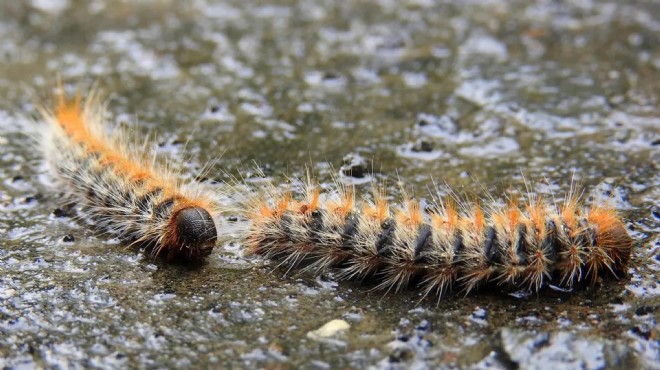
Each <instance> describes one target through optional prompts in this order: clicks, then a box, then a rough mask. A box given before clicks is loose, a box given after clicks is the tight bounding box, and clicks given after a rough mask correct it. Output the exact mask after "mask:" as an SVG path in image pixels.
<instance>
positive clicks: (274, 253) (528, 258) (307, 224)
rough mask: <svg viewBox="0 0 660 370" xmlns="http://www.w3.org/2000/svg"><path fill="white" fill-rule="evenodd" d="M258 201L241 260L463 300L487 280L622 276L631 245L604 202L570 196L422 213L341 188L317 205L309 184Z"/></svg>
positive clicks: (565, 281) (525, 284)
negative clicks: (301, 190)
mask: <svg viewBox="0 0 660 370" xmlns="http://www.w3.org/2000/svg"><path fill="white" fill-rule="evenodd" d="M267 193H268V194H267V197H268V198H269V199H268V200H264V199H263V198H259V197H254V199H252V200H251V201H250V202H249V203H250V205H249V207H248V212H247V217H248V218H249V220H250V222H251V224H250V228H249V230H248V235H247V237H246V244H247V245H246V251H247V254H259V255H263V256H265V257H266V258H271V259H276V260H279V261H280V262H281V264H282V265H285V266H288V267H289V268H294V267H296V266H298V267H300V268H301V269H302V270H307V271H313V272H315V273H319V272H322V271H325V270H328V269H330V270H332V271H334V272H336V273H337V276H338V278H340V279H360V280H361V279H365V278H373V279H374V280H375V281H377V282H379V285H378V286H377V288H380V289H385V290H387V291H390V290H394V291H400V290H402V289H404V288H406V287H409V286H411V285H414V286H416V287H418V288H419V289H421V291H422V293H423V295H424V296H427V295H429V294H431V293H435V294H437V295H438V297H441V296H443V294H445V293H447V292H449V291H451V290H462V291H464V292H465V293H466V294H467V293H468V292H470V291H472V290H474V289H475V288H477V287H479V286H482V285H484V284H491V283H492V284H498V285H500V286H502V287H503V288H505V289H507V290H509V289H527V290H529V291H531V292H536V291H538V290H540V289H541V288H542V287H543V286H545V285H547V284H557V285H559V286H563V287H569V288H570V287H572V286H573V285H575V284H576V283H578V282H580V281H583V280H588V281H591V282H593V281H595V278H596V277H597V276H599V275H601V274H606V273H608V272H609V273H611V274H614V275H615V276H616V275H617V274H618V273H625V270H626V266H627V264H628V260H629V258H630V253H631V249H632V239H631V238H630V236H629V235H628V233H627V232H626V229H625V227H624V225H623V223H622V222H621V220H620V219H619V218H618V217H617V216H616V214H615V212H614V211H613V210H612V209H611V208H609V207H607V206H598V205H593V206H589V207H587V206H583V205H580V204H579V202H578V197H577V196H575V195H574V192H571V194H569V195H568V196H567V198H566V199H565V201H564V202H563V204H562V205H559V206H558V205H554V204H550V203H548V202H545V201H542V200H541V199H540V198H539V197H531V199H530V201H528V202H527V203H526V204H525V205H524V206H523V207H519V206H518V205H517V204H516V203H517V202H515V201H511V202H510V203H509V204H508V205H506V206H503V207H499V208H496V207H492V209H484V208H482V207H481V206H480V205H479V204H477V203H474V204H469V205H462V206H461V207H460V209H459V207H457V206H456V205H455V203H456V202H452V201H450V202H442V201H438V202H435V204H433V206H432V207H429V208H430V209H429V210H424V209H422V207H421V205H420V203H419V202H417V201H414V200H407V201H405V202H403V203H402V204H400V205H397V206H394V207H391V206H390V205H389V204H388V202H387V201H386V200H385V198H384V196H383V194H380V193H378V192H376V194H375V195H374V197H373V199H372V200H365V201H363V202H356V200H355V197H354V192H353V191H352V190H351V189H346V188H343V187H339V190H338V191H337V192H336V194H335V196H334V197H332V196H330V197H326V198H327V199H323V197H322V195H321V193H320V191H319V190H318V189H315V188H314V187H313V186H311V185H308V186H307V189H306V190H305V194H304V196H303V199H302V200H300V201H297V200H294V199H292V197H291V196H290V195H289V193H283V194H282V193H277V192H276V190H275V189H274V188H272V187H271V188H270V190H269V191H267Z"/></svg>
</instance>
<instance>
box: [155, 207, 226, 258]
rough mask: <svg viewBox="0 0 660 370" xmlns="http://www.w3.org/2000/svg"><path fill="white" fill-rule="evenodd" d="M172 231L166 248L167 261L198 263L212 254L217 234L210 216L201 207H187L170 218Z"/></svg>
mask: <svg viewBox="0 0 660 370" xmlns="http://www.w3.org/2000/svg"><path fill="white" fill-rule="evenodd" d="M171 220H172V224H173V225H172V226H173V227H172V228H171V230H172V231H173V232H172V233H170V235H168V238H167V241H166V242H165V243H164V245H165V246H166V250H165V251H166V252H167V256H166V257H167V260H168V261H176V260H183V261H199V260H202V259H203V258H204V257H206V256H208V255H210V254H211V252H213V248H214V247H215V243H216V241H217V239H218V232H217V230H216V227H215V222H214V221H213V217H211V214H210V213H209V212H208V211H207V210H205V209H204V208H202V207H187V208H183V209H181V210H179V211H178V212H176V213H175V214H174V215H173V216H172V218H171Z"/></svg>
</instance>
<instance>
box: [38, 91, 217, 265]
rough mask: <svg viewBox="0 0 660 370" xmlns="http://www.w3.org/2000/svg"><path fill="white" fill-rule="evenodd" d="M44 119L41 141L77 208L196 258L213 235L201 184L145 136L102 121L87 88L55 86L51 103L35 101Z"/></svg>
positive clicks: (124, 233)
mask: <svg viewBox="0 0 660 370" xmlns="http://www.w3.org/2000/svg"><path fill="white" fill-rule="evenodd" d="M40 113H41V115H42V118H43V120H44V121H45V122H46V123H47V125H46V126H45V127H44V128H43V130H41V129H40V132H39V135H38V136H39V140H38V143H39V146H40V147H41V150H42V151H43V155H44V158H45V159H46V162H47V163H48V165H49V167H50V169H51V172H52V173H53V174H54V177H55V180H56V183H57V184H59V185H61V186H63V187H64V188H65V189H66V192H67V193H68V194H70V195H71V196H72V197H73V198H74V199H76V200H77V201H78V202H80V203H81V204H82V206H83V207H81V212H82V216H87V217H89V218H91V219H93V220H94V221H95V223H96V224H97V225H98V226H99V228H100V229H102V230H104V231H106V232H108V233H110V234H112V235H116V236H118V237H120V238H122V239H124V240H127V241H129V242H130V243H135V244H141V245H147V246H150V247H152V253H153V255H154V256H159V255H163V256H165V257H166V258H167V259H168V260H198V259H201V258H203V257H205V256H207V255H209V254H210V253H211V251H212V250H213V247H214V246H215V243H216V239H217V232H216V226H215V223H214V221H213V216H212V214H214V213H216V212H217V207H216V206H215V203H214V201H213V200H212V197H211V196H209V195H208V194H207V193H206V192H205V191H204V190H203V189H202V188H201V186H200V185H199V184H194V183H189V184H183V183H182V182H181V181H180V179H179V177H178V176H177V175H176V174H175V173H174V172H173V171H171V170H170V169H168V168H167V166H166V165H164V164H161V163H160V162H159V161H158V160H157V159H156V156H155V155H154V154H153V153H150V152H149V150H148V148H147V147H146V144H145V145H144V146H142V145H136V144H135V143H134V142H131V141H129V140H128V138H127V136H128V135H127V133H126V132H125V131H122V130H118V129H115V130H114V131H113V132H112V133H111V132H110V131H109V130H108V128H107V127H105V125H104V117H105V106H104V104H103V103H102V102H101V100H100V98H99V95H98V93H96V92H95V91H92V92H91V93H90V94H89V96H88V97H87V99H86V101H85V102H84V103H83V102H82V99H81V97H80V96H76V97H75V98H74V99H66V98H65V97H64V95H63V94H62V93H60V94H58V96H57V99H56V104H55V107H54V108H53V109H52V110H51V109H48V108H45V107H44V108H41V109H40Z"/></svg>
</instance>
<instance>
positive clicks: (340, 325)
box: [307, 320, 351, 340]
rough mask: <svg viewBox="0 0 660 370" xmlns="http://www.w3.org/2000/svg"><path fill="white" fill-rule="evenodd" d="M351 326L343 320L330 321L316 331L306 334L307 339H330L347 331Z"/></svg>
mask: <svg viewBox="0 0 660 370" xmlns="http://www.w3.org/2000/svg"><path fill="white" fill-rule="evenodd" d="M350 327H351V326H350V325H349V324H348V323H347V322H346V321H344V320H331V321H329V322H327V323H325V324H324V325H323V326H321V327H320V328H318V329H316V330H312V331H310V332H308V333H307V338H309V339H313V340H320V339H323V338H328V337H332V336H334V335H335V334H337V333H339V332H341V331H345V330H348V329H349V328H350Z"/></svg>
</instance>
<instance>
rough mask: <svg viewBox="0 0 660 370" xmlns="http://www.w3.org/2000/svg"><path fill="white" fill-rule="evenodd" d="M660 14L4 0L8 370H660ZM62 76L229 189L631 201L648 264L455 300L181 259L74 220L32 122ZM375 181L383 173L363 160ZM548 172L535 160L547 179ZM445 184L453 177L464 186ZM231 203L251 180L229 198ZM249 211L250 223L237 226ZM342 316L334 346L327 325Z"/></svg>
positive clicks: (425, 5)
mask: <svg viewBox="0 0 660 370" xmlns="http://www.w3.org/2000/svg"><path fill="white" fill-rule="evenodd" d="M657 14H660V8H659V6H658V4H657V3H656V2H653V1H635V2H625V3H624V2H620V3H617V2H604V3H603V2H598V3H596V2H592V1H587V0H580V1H578V0H576V1H565V2H557V1H538V2H527V1H511V2H506V1H497V0H489V1H483V2H482V1H467V2H461V3H460V4H458V3H451V2H433V1H429V0H408V1H389V0H381V1H376V2H361V1H342V2H335V1H319V2H317V1H304V0H303V1H277V2H268V3H267V2H261V1H227V2H210V1H202V0H197V1H192V2H186V3H185V4H184V2H177V1H173V0H172V1H168V0H161V1H155V0H154V1H144V2H140V3H133V2H128V1H107V2H105V1H89V2H88V1H77V0H57V1H43V0H32V1H26V2H3V3H2V4H0V39H1V40H2V42H1V43H0V96H1V97H2V99H0V235H2V236H1V237H0V366H2V367H3V368H12V369H24V368H90V367H91V368H124V367H126V366H129V367H134V368H154V367H194V368H202V367H208V366H216V367H220V366H222V367H224V368H318V369H326V368H385V369H397V368H415V369H425V368H429V369H430V368H475V369H486V368H496V369H514V368H530V369H536V368H538V369H541V368H555V369H560V368H565V369H573V368H583V369H603V368H614V369H631V368H638V369H642V368H659V366H660V365H658V364H659V363H660V355H659V353H660V343H659V341H658V338H659V335H660V331H659V330H658V328H657V325H656V321H657V317H658V308H659V307H660V286H659V283H660V280H659V276H660V272H659V270H660V208H658V203H659V201H660V186H659V185H660V177H659V175H658V163H660V150H659V148H660V112H659V110H658V99H660V77H659V70H660V47H659V45H658V44H659V42H660V40H659V39H658V36H657V35H658V34H659V33H660V22H659V21H658V20H657V17H656V16H654V15H657ZM57 75H59V76H60V77H61V79H62V80H63V81H64V83H65V86H67V87H68V88H73V87H75V86H78V87H80V88H82V89H85V88H87V87H89V86H91V85H92V84H93V83H98V85H99V86H100V87H101V88H102V90H104V91H106V92H108V93H109V112H110V117H109V121H110V122H112V123H115V124H118V125H123V126H126V127H128V128H129V130H132V131H133V132H135V133H136V135H138V136H139V135H146V134H147V133H151V134H152V135H153V136H154V137H156V138H157V140H156V143H155V144H154V149H155V150H158V151H159V152H161V153H162V154H163V156H166V157H173V158H175V159H177V160H179V161H180V162H181V163H183V164H182V166H181V167H182V172H183V173H185V174H187V175H188V176H190V177H198V176H200V174H202V173H203V170H204V164H206V163H214V165H213V166H212V167H211V169H210V170H209V171H207V172H205V173H204V176H203V177H204V179H205V180H206V182H207V183H209V184H213V183H218V184H216V185H213V186H214V187H215V188H216V189H217V191H218V193H221V192H223V191H224V190H225V189H224V187H223V185H222V183H223V182H225V181H228V180H229V179H230V178H231V177H232V176H236V175H239V174H241V175H243V176H245V177H250V174H251V173H253V171H252V169H253V167H254V163H257V164H259V165H260V166H261V167H262V168H263V169H264V172H265V173H266V175H267V176H268V177H269V180H271V181H273V182H275V183H283V182H285V181H286V179H287V178H289V177H293V178H296V177H302V176H304V174H305V168H306V167H309V168H310V169H311V170H312V171H313V172H314V174H315V175H316V176H317V177H318V179H319V181H320V182H321V183H322V184H323V185H324V186H326V187H332V179H333V178H334V177H339V178H340V179H341V180H342V181H345V182H352V183H355V184H356V186H357V188H358V190H360V191H362V192H364V193H368V192H369V183H370V182H372V181H376V182H379V183H384V184H387V186H388V188H389V192H390V194H392V196H393V197H397V196H399V195H400V188H401V187H400V185H402V186H403V188H405V189H406V190H407V191H409V192H412V193H414V194H415V195H416V196H417V197H419V198H424V197H428V196H429V191H428V190H427V189H428V187H430V186H431V185H432V183H433V182H436V183H441V184H442V183H446V184H447V185H448V186H451V187H452V188H454V189H457V190H458V191H461V192H466V193H470V194H478V195H481V196H483V195H484V192H489V193H491V194H492V195H493V196H494V197H495V199H500V200H501V199H502V196H503V195H504V194H505V193H506V191H507V190H508V189H511V188H514V189H524V188H525V180H528V181H533V182H534V183H537V184H538V185H537V186H536V191H538V192H541V193H544V194H550V193H557V194H561V193H563V192H565V191H567V190H568V189H569V187H570V182H571V181H570V178H571V175H572V174H573V173H574V174H575V175H574V176H575V178H576V179H577V180H579V182H580V183H581V184H582V185H583V187H584V188H585V189H586V190H585V191H586V194H585V198H586V199H587V200H591V199H594V198H597V197H602V196H605V197H609V198H611V199H612V200H613V201H614V202H615V205H616V207H617V209H618V210H619V212H620V213H621V214H622V215H623V218H624V220H625V223H626V225H627V227H628V229H629V231H630V234H631V235H632V236H633V238H634V239H635V248H634V252H633V258H632V263H631V266H630V269H629V274H628V276H626V277H624V278H622V279H620V280H612V279H607V280H603V281H599V282H597V283H596V284H595V285H594V286H590V287H584V288H581V289H576V291H574V292H562V291H556V290H553V289H550V288H546V289H544V290H543V291H542V292H540V293H539V294H537V295H531V296H520V295H517V294H507V293H504V292H498V291H497V289H492V290H489V291H481V292H478V293H476V294H471V295H469V296H467V297H464V296H462V295H460V294H459V295H452V296H448V297H445V298H443V299H442V300H441V301H439V302H436V300H434V299H421V296H420V295H419V293H418V292H415V291H408V292H404V293H402V294H398V295H394V294H388V295H384V294H383V292H380V291H374V290H373V289H372V288H373V285H369V284H366V285H363V284H359V283H357V282H341V283H338V282H337V281H336V280H335V279H334V277H333V276H332V275H326V276H322V277H318V278H317V277H313V276H310V275H306V274H296V273H289V274H287V273H286V271H282V270H281V269H278V268H277V267H276V266H275V264H272V263H268V262H267V261H262V260H260V259H258V258H246V257H244V256H243V255H242V253H241V245H240V230H239V229H240V227H239V228H236V227H233V226H231V222H226V229H224V230H223V232H224V233H225V237H223V239H222V241H221V243H220V245H219V246H218V247H216V251H215V252H214V253H213V254H212V255H211V256H210V258H209V259H208V261H207V262H206V263H205V264H202V265H198V266H177V265H175V266H172V265H167V264H166V263H165V262H163V261H160V260H156V261H154V260H153V259H152V258H151V257H150V256H149V254H148V252H145V251H141V250H135V249H130V248H127V247H126V246H125V245H124V244H122V243H121V242H119V241H118V240H115V239H108V238H107V237H105V236H103V235H101V234H100V233H99V232H98V231H97V230H95V229H94V228H93V225H89V224H87V223H86V222H84V221H78V220H76V219H75V217H73V216H75V214H76V210H75V209H74V211H73V213H74V215H71V214H69V213H67V212H64V211H63V209H62V207H63V206H64V205H63V204H62V203H61V201H60V199H61V191H62V189H56V188H53V187H51V186H50V185H51V182H52V181H50V180H49V175H48V173H47V171H46V169H45V168H44V166H43V161H42V159H41V157H40V153H39V152H38V150H37V149H35V148H34V147H33V146H31V145H30V138H29V137H28V135H26V134H25V132H24V129H23V127H25V122H26V121H29V120H31V119H32V118H31V117H33V116H34V115H35V108H34V102H35V100H38V99H43V98H44V97H47V96H48V95H49V94H50V93H51V92H52V88H53V86H55V84H56V81H57V78H56V76H57ZM358 173H359V175H360V176H358ZM521 173H522V174H524V177H523V176H522V175H521ZM442 188H443V189H444V187H442ZM225 201H227V202H231V196H228V197H227V199H225ZM231 216H232V215H227V216H226V217H227V218H228V219H229V218H230V217H231ZM333 319H342V320H345V321H346V322H347V323H348V324H349V325H350V329H348V330H346V331H343V332H341V333H338V334H336V335H334V336H332V337H329V338H321V339H319V338H316V339H312V338H310V337H309V336H308V335H307V333H308V332H310V331H313V330H316V329H318V328H319V327H321V326H322V325H323V324H325V323H327V322H329V321H331V320H333Z"/></svg>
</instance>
